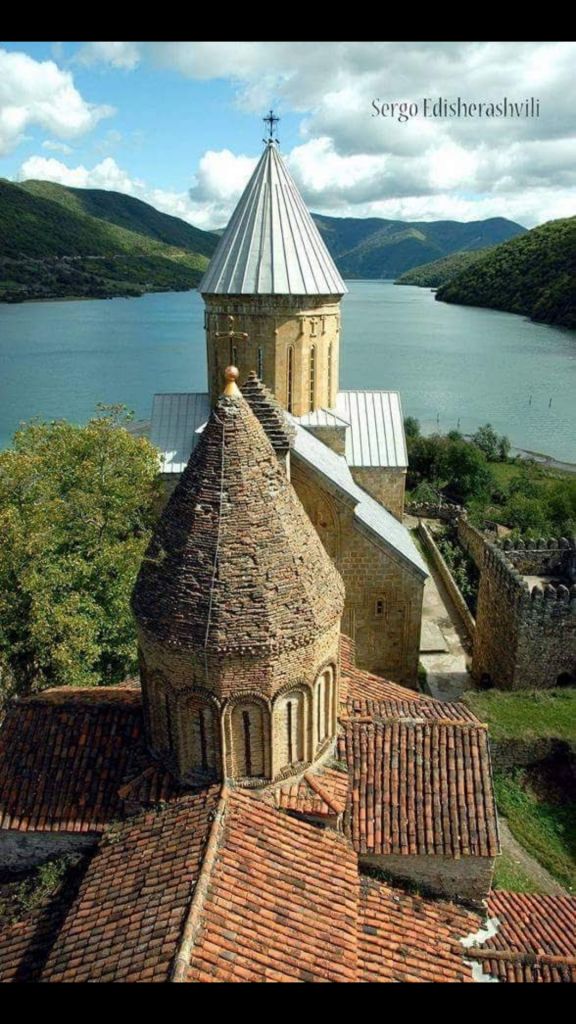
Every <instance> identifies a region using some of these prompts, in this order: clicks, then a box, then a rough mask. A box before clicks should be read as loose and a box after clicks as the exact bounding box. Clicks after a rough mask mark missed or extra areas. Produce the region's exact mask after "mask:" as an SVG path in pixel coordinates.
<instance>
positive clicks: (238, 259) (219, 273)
mask: <svg viewBox="0 0 576 1024" xmlns="http://www.w3.org/2000/svg"><path fill="white" fill-rule="evenodd" d="M199 291H200V292H201V293H202V295H344V294H345V293H346V292H347V291H348V289H347V288H346V285H345V284H344V281H343V280H342V278H341V277H340V274H339V272H338V270H337V269H336V265H335V263H334V260H333V259H332V257H331V256H330V253H329V252H328V249H327V248H326V245H325V244H324V241H323V240H322V237H321V235H320V232H319V231H318V228H317V227H316V225H315V223H314V221H313V220H312V217H311V216H310V213H309V212H308V210H307V208H306V206H305V204H304V200H303V199H302V197H301V195H300V193H299V191H298V189H297V187H296V184H295V182H294V180H293V178H292V176H291V175H290V174H289V172H288V170H287V168H286V166H285V164H284V162H283V160H282V158H281V156H280V154H279V153H278V150H277V148H276V145H275V144H274V143H273V142H270V143H268V145H267V146H266V149H265V150H264V152H263V154H262V156H261V158H260V160H259V162H258V164H257V166H256V168H255V170H254V173H253V175H252V177H251V178H250V181H249V182H248V184H247V186H246V188H245V190H244V192H243V194H242V196H241V198H240V200H239V202H238V205H237V207H236V209H235V210H234V213H233V214H232V217H231V219H230V222H229V224H228V227H227V228H226V230H225V232H224V234H223V235H222V237H221V239H220V242H219V243H218V246H217V248H216V251H215V253H214V255H213V256H212V259H211V261H210V265H209V267H208V269H207V271H206V273H205V274H204V277H203V278H202V280H201V282H200V285H199Z"/></svg>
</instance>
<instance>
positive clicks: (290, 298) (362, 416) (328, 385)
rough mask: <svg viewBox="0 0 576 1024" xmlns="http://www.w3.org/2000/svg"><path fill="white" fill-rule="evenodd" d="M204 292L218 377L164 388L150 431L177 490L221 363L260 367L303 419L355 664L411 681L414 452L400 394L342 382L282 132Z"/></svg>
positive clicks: (337, 321) (308, 464) (418, 613)
mask: <svg viewBox="0 0 576 1024" xmlns="http://www.w3.org/2000/svg"><path fill="white" fill-rule="evenodd" d="M270 134H271V135H272V134H273V133H272V132H271V133H270ZM199 290H200V292H201V294H202V297H203V299H204V303H205V319H204V325H205V331H206V350H207V364H208V389H207V391H206V392H202V393H196V394H159V395H155V396H154V403H153V409H152V418H151V430H150V437H151V440H152V442H153V443H154V444H155V445H157V447H158V448H160V450H161V452H162V453H163V457H164V461H163V475H164V479H165V481H166V485H167V489H168V491H169V490H170V489H171V488H172V487H173V486H174V484H175V482H176V480H177V479H178V478H179V476H180V474H181V472H182V470H183V468H184V466H185V465H186V462H187V461H188V458H189V457H190V454H191V452H192V451H193V449H194V446H195V445H196V443H197V442H198V438H199V436H200V433H201V431H202V429H203V427H204V424H205V422H206V419H207V417H208V414H209V412H210V409H211V407H212V406H213V405H214V402H215V401H216V400H217V398H218V396H219V394H220V391H221V387H222V380H223V373H224V370H225V368H226V367H227V366H229V365H232V366H236V367H237V368H238V370H239V374H240V380H241V381H245V380H246V379H247V377H248V375H249V374H250V373H255V374H256V376H257V378H258V379H259V380H260V381H262V383H263V384H264V385H265V386H266V388H267V389H268V390H269V391H271V392H272V394H273V395H274V397H275V398H276V400H277V402H278V403H279V404H280V405H281V406H282V407H283V409H284V410H285V412H286V413H287V414H288V419H289V422H290V424H291V426H292V427H293V433H294V441H293V444H292V446H291V449H290V450H289V451H288V450H287V451H286V453H285V463H286V472H287V473H288V476H289V479H290V480H291V482H292V484H293V486H294V488H295V490H296V493H297V494H298V497H299V498H300V500H301V502H302V504H303V505H304V508H305V509H306V512H307V513H308V516H309V518H310V519H311V521H312V523H313V524H314V526H315V528H316V530H317V532H318V534H319V536H320V538H321V540H322V543H323V545H324V547H325V548H326V550H327V551H328V553H329V555H330V557H331V558H332V560H333V561H334V564H335V565H336V567H337V569H338V571H339V572H340V574H341V576H342V579H343V580H344V585H345V589H346V600H345V607H344V616H343V626H344V629H345V631H346V633H347V635H348V636H350V637H351V638H352V639H353V640H354V642H355V644H356V651H357V658H358V663H359V665H361V666H362V667H363V668H365V669H367V670H368V671H371V672H376V673H379V674H381V675H385V676H386V677H387V678H389V679H393V680H395V681H396V682H399V683H403V684H404V685H405V686H410V687H411V688H413V689H415V688H416V685H417V677H418V656H419V649H420V627H421V618H422V598H423V588H424V581H425V579H426V576H427V568H426V565H425V563H424V562H423V560H422V557H421V555H420V553H419V551H418V550H417V548H416V546H415V544H414V542H413V540H412V538H411V536H410V534H409V532H408V531H407V530H406V528H405V527H404V526H403V525H402V514H403V511H404V488H405V480H406V467H407V464H408V459H407V453H406V441H405V437H404V424H403V418H402V408H401V404H400V396H399V395H398V393H397V392H394V391H380V390H377V391H340V390H339V386H338V378H339V364H340V335H341V317H340V303H341V300H342V297H343V296H344V295H345V293H346V291H347V288H346V285H345V284H344V281H343V280H342V278H341V277H340V274H339V273H338V270H337V269H336V266H335V265H334V262H333V260H332V257H331V256H330V254H329V253H328V250H327V249H326V246H325V244H324V242H323V240H322V238H321V237H320V234H319V232H318V229H317V228H316V225H315V224H314V221H313V219H312V217H311V216H310V213H309V212H308V210H307V209H306V206H305V205H304V202H303V200H302V198H301V196H300V194H299V192H298V189H297V188H296V185H295V183H294V181H293V180H292V178H291V176H290V174H289V172H288V170H287V168H286V166H285V164H284V162H283V160H282V158H281V156H280V154H279V152H278V147H277V143H276V141H275V140H274V139H273V138H270V139H268V140H267V142H266V145H265V149H264V152H263V154H262V157H261V159H260V161H259V163H258V165H257V167H256V169H255V170H254V173H253V175H252V177H251V179H250V181H249V182H248V185H247V186H246V189H245V191H244V193H243V195H242V197H241V199H240V201H239V203H238V205H237V207H236V209H235V211H234V213H233V215H232V217H231V220H230V222H229V224H228V227H227V229H226V230H225V232H224V233H223V235H222V238H221V239H220V243H219V245H218V247H217V249H216V252H215V253H214V256H213V257H212V260H211V262H210V266H209V268H208V270H207V272H206V274H205V275H204V278H203V279H202V281H201V282H200V285H199ZM376 343H378V339H375V344H376Z"/></svg>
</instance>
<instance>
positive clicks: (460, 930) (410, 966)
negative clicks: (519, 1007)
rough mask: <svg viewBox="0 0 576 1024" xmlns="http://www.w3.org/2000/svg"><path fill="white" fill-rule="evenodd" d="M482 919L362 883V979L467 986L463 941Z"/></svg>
mask: <svg viewBox="0 0 576 1024" xmlns="http://www.w3.org/2000/svg"><path fill="white" fill-rule="evenodd" d="M480 924H481V918H480V916H479V915H478V914H474V913H472V912H471V911H468V910H464V909H463V908H462V907H459V906H457V905H455V904H453V903H448V902H444V901H442V900H431V899H425V898H423V897H421V896H410V895H408V894H406V893H405V892H403V891H401V890H399V889H393V888H391V887H390V886H388V885H386V884H384V883H383V882H376V881H373V880H371V879H370V880H368V879H363V880H362V886H361V890H360V902H359V913H358V961H359V980H362V981H376V982H382V981H383V982H390V981H404V982H446V981H451V982H454V981H456V982H468V981H472V980H473V979H472V970H471V967H470V965H469V964H467V963H466V962H465V959H464V955H465V951H464V949H463V947H462V945H461V943H460V939H461V938H463V937H464V936H465V935H468V934H469V933H470V932H475V931H477V930H478V928H479V927H480Z"/></svg>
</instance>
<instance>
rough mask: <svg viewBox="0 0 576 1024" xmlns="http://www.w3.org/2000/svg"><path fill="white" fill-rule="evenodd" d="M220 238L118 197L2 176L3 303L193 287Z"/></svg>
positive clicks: (0, 285) (0, 261) (0, 295)
mask: <svg viewBox="0 0 576 1024" xmlns="http://www.w3.org/2000/svg"><path fill="white" fill-rule="evenodd" d="M217 242H218V239H217V237H216V236H215V235H213V234H212V233H211V232H209V231H201V230H199V229H198V228H194V227H192V226H191V225H189V224H186V223H185V222H184V221H181V220H180V219H179V218H177V217H170V216H168V215H166V214H163V213H159V212H158V210H155V209H154V208H153V207H151V206H149V205H148V204H147V203H143V202H141V201H140V200H138V199H133V198H132V197H131V196H126V195H122V194H121V193H119V192H109V191H104V190H96V189H73V188H67V187H65V186H63V185H55V184H53V183H52V182H44V181H29V182H24V183H22V184H15V183H13V182H9V181H5V180H4V179H0V300H3V301H12V302H18V301H22V300H24V299H32V298H38V299H40V298H44V299H46V298H59V297H68V296H77V297H84V296H86V297H88V296H91V297H98V298H103V297H109V296H113V295H141V294H142V293H143V292H146V291H164V290H172V289H174V290H183V289H187V288H193V287H194V286H195V285H196V284H197V283H198V281H199V279H200V277H201V275H202V273H203V272H204V270H205V269H206V267H207V266H208V262H209V258H210V256H211V255H212V253H213V251H214V249H215V248H216V244H217Z"/></svg>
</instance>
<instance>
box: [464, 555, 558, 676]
mask: <svg viewBox="0 0 576 1024" xmlns="http://www.w3.org/2000/svg"><path fill="white" fill-rule="evenodd" d="M503 547H504V550H501V549H500V548H498V547H496V546H495V545H488V547H487V549H486V555H485V559H484V566H483V569H482V573H481V576H480V589H479V594H478V611H477V615H476V642H475V645H474V657H473V663H472V674H473V676H474V678H475V679H476V680H477V681H481V680H482V677H483V676H489V677H490V681H491V682H492V684H493V685H495V686H497V687H500V688H502V689H508V690H516V689H541V688H542V689H543V688H546V687H553V686H556V685H558V680H559V677H561V676H564V675H568V676H572V677H573V678H574V677H575V676H576V586H575V585H572V586H571V587H570V588H569V587H568V586H566V585H564V584H559V585H558V586H551V585H546V586H545V587H544V589H543V590H542V589H541V588H540V587H537V586H535V587H533V589H532V591H530V589H529V586H528V583H527V582H526V580H524V579H523V576H524V575H540V574H544V575H547V574H558V575H559V576H560V577H562V575H563V573H564V572H566V571H567V570H566V567H567V566H568V567H569V565H570V560H571V551H572V550H573V548H572V547H571V545H570V544H569V543H568V541H565V540H562V541H560V542H558V541H556V540H551V541H548V542H547V543H546V542H530V545H529V546H527V545H524V544H521V545H518V546H517V547H516V548H515V549H512V548H511V547H510V545H509V544H507V543H506V542H505V544H504V545H503ZM568 571H569V569H568Z"/></svg>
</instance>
